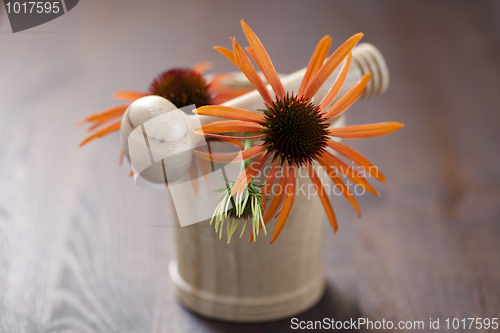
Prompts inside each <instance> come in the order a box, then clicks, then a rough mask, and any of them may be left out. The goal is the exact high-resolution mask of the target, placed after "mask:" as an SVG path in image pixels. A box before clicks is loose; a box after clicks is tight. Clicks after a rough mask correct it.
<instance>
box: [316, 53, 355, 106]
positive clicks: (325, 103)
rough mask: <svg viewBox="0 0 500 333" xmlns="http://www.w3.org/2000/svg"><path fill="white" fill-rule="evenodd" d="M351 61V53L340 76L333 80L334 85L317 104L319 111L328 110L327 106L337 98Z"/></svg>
mask: <svg viewBox="0 0 500 333" xmlns="http://www.w3.org/2000/svg"><path fill="white" fill-rule="evenodd" d="M351 61H352V52H350V53H349V55H348V56H347V59H346V60H345V64H344V67H342V71H340V74H339V76H338V77H337V79H336V80H335V83H334V84H333V86H332V87H331V88H330V90H329V91H328V93H327V94H326V95H325V97H323V100H322V101H321V102H320V103H319V108H320V109H321V110H326V108H328V106H330V104H332V102H333V100H334V99H335V97H337V95H338V93H339V91H340V88H342V85H343V84H344V82H345V78H346V77H347V72H349V68H350V67H351Z"/></svg>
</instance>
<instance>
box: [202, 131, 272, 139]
mask: <svg viewBox="0 0 500 333" xmlns="http://www.w3.org/2000/svg"><path fill="white" fill-rule="evenodd" d="M193 133H194V134H196V135H199V136H208V137H211V138H218V139H236V140H255V139H261V138H263V137H264V136H265V134H260V135H253V136H229V135H220V134H213V133H204V132H198V131H193Z"/></svg>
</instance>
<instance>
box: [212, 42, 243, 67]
mask: <svg viewBox="0 0 500 333" xmlns="http://www.w3.org/2000/svg"><path fill="white" fill-rule="evenodd" d="M214 50H216V51H218V52H220V53H221V54H222V55H223V56H224V57H226V58H227V59H228V60H229V61H231V62H232V63H233V64H234V65H235V66H236V67H238V68H240V67H239V66H238V64H237V63H236V60H235V59H234V53H233V52H231V51H230V50H228V49H226V48H225V47H222V46H214Z"/></svg>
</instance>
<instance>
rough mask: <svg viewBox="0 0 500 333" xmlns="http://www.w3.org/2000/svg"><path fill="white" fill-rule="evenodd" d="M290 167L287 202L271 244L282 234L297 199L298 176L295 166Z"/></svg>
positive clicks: (282, 209) (284, 204)
mask: <svg viewBox="0 0 500 333" xmlns="http://www.w3.org/2000/svg"><path fill="white" fill-rule="evenodd" d="M288 169H289V170H288V172H289V173H290V174H289V176H288V181H287V184H286V186H285V191H286V197H285V202H284V203H283V207H282V208H281V213H280V216H279V218H278V222H276V227H275V228H274V232H273V237H272V238H271V244H272V243H274V241H275V240H276V238H278V236H279V235H280V233H281V230H283V227H284V226H285V223H286V220H287V219H288V216H289V215H290V211H291V210H292V206H293V201H294V199H295V188H296V187H297V176H296V175H295V167H294V166H289V167H288Z"/></svg>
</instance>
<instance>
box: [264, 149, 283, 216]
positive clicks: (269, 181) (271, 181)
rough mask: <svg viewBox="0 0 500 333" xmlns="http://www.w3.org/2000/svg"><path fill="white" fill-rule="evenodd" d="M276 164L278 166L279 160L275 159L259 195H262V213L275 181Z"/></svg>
mask: <svg viewBox="0 0 500 333" xmlns="http://www.w3.org/2000/svg"><path fill="white" fill-rule="evenodd" d="M278 164H279V159H276V160H275V161H274V163H273V167H272V168H271V171H270V172H269V174H268V175H267V177H266V180H265V181H264V184H265V185H264V186H263V187H262V189H261V193H262V194H261V195H262V213H264V211H265V210H266V206H267V202H268V200H267V199H268V198H269V197H270V196H271V188H272V187H273V185H274V181H275V180H276V172H277V170H278Z"/></svg>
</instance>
